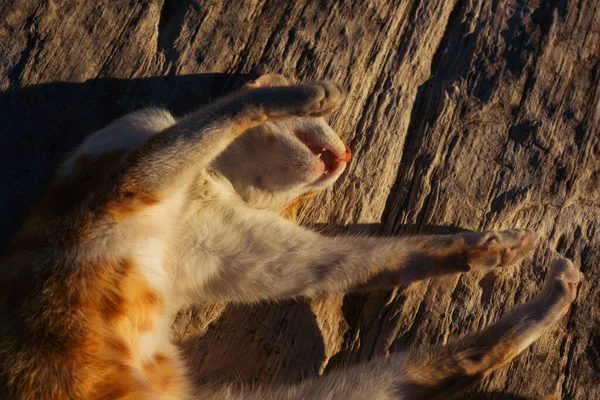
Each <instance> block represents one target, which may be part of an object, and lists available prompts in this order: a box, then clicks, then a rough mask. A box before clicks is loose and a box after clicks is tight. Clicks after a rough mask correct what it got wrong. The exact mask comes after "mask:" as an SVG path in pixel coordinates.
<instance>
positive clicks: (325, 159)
mask: <svg viewBox="0 0 600 400" xmlns="http://www.w3.org/2000/svg"><path fill="white" fill-rule="evenodd" d="M294 134H295V135H296V137H297V138H298V139H300V141H301V142H302V144H304V145H305V146H306V147H308V149H309V150H310V151H311V152H312V153H313V154H314V155H315V156H317V157H318V158H319V159H320V160H321V162H322V163H323V165H324V169H323V176H324V177H326V176H328V175H331V174H332V173H334V172H335V171H336V170H337V169H338V168H339V167H340V166H342V165H343V164H346V163H347V162H348V161H350V158H351V157H352V153H351V152H350V148H349V147H348V146H345V152H344V153H343V154H341V153H340V152H339V151H335V150H332V149H330V148H328V147H327V146H324V145H323V144H319V143H317V142H316V141H315V140H313V139H312V138H310V137H309V136H308V135H306V134H304V133H302V132H299V131H295V132H294Z"/></svg>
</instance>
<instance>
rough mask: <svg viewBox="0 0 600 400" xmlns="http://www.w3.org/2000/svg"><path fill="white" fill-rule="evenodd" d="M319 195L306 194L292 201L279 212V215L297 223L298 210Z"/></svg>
mask: <svg viewBox="0 0 600 400" xmlns="http://www.w3.org/2000/svg"><path fill="white" fill-rule="evenodd" d="M317 193H318V192H309V193H305V194H303V195H302V196H300V197H298V198H296V199H294V200H292V201H291V202H290V203H289V204H287V205H286V206H285V207H283V208H282V209H281V210H280V211H279V215H281V216H282V217H284V218H286V219H288V220H290V221H292V222H296V220H297V218H298V208H299V207H300V205H301V204H302V203H304V202H305V201H306V200H308V199H310V198H311V197H314V196H315V195H316V194H317Z"/></svg>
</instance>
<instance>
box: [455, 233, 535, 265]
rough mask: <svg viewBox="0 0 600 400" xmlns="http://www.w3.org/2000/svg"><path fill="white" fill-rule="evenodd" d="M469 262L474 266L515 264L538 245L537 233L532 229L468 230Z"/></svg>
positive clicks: (466, 237) (464, 235)
mask: <svg viewBox="0 0 600 400" xmlns="http://www.w3.org/2000/svg"><path fill="white" fill-rule="evenodd" d="M463 237H464V239H465V240H466V242H467V245H468V250H467V254H466V257H467V264H468V265H469V266H470V267H471V268H473V269H477V268H501V267H506V266H509V265H513V264H515V263H516V262H518V261H520V260H522V259H523V258H524V257H526V256H527V255H528V254H529V253H531V252H532V251H533V250H534V249H535V248H536V246H537V244H538V240H537V235H536V234H535V232H533V231H532V230H530V229H509V230H505V231H484V232H468V233H464V234H463Z"/></svg>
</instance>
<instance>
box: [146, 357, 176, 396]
mask: <svg viewBox="0 0 600 400" xmlns="http://www.w3.org/2000/svg"><path fill="white" fill-rule="evenodd" d="M142 370H143V371H144V375H146V378H148V382H150V386H151V387H152V388H153V389H154V390H156V391H157V392H167V391H169V389H170V388H171V387H172V386H173V383H175V381H176V380H177V378H178V376H177V372H178V368H177V364H176V363H175V360H173V359H171V358H169V357H167V356H166V355H164V354H161V353H155V354H154V355H153V356H152V358H151V359H150V360H149V361H148V362H146V363H145V364H144V365H143V366H142Z"/></svg>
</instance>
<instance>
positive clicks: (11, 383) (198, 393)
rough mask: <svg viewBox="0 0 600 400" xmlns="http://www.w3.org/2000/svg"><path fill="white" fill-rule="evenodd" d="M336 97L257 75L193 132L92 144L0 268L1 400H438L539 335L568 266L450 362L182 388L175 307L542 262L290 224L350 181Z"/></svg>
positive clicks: (567, 288) (170, 125) (504, 236)
mask: <svg viewBox="0 0 600 400" xmlns="http://www.w3.org/2000/svg"><path fill="white" fill-rule="evenodd" d="M343 96H344V95H343V91H342V89H341V88H340V87H339V86H338V85H336V84H334V83H331V82H315V83H307V84H301V85H290V84H289V83H288V81H287V80H286V79H285V78H283V77H281V76H279V75H265V76H263V77H261V78H259V79H257V80H256V81H253V82H250V83H249V84H247V85H245V86H244V87H243V88H242V89H241V90H240V91H238V92H236V93H234V94H232V95H229V96H227V97H225V98H223V99H221V100H219V101H217V102H215V103H214V104H212V105H210V106H208V107H205V108H202V109H200V110H199V111H196V112H195V113H193V114H191V115H189V116H187V117H185V118H182V119H178V120H177V119H175V118H173V116H171V114H169V113H168V112H166V111H164V110H157V109H149V110H144V111H140V112H137V113H134V114H132V115H129V116H126V117H123V118H121V119H119V120H117V121H115V122H113V123H112V124H111V125H109V126H108V127H106V128H104V129H102V130H100V131H98V132H96V133H94V134H93V135H91V136H90V137H89V138H88V139H87V140H85V141H84V142H83V143H82V144H81V145H80V146H79V147H78V148H77V149H76V150H75V151H74V152H73V154H72V155H71V156H70V157H69V158H68V160H67V161H66V162H65V163H64V164H63V165H62V166H61V168H60V169H59V170H58V171H57V173H56V176H55V177H54V179H53V181H52V182H51V184H50V186H49V188H48V189H47V191H46V194H45V195H44V196H43V197H42V199H41V201H40V202H39V203H38V204H37V205H36V206H35V207H34V208H33V209H32V210H31V213H30V215H29V216H28V218H27V220H26V221H25V223H24V224H23V226H22V228H21V229H20V231H19V232H18V233H17V234H16V235H15V237H14V238H13V240H12V241H11V243H10V245H9V247H8V248H7V249H6V251H5V252H4V255H3V256H2V258H1V259H0V263H1V275H0V276H1V281H0V282H1V284H2V291H1V292H0V319H1V321H2V322H1V324H0V365H2V369H1V370H0V398H3V399H4V398H8V399H70V398H73V399H183V398H186V399H188V398H189V399H191V398H215V399H306V398H329V399H337V398H344V399H365V398H368V399H392V398H393V399H438V398H447V397H449V396H451V395H453V394H455V393H457V392H458V391H460V390H462V389H463V388H464V387H466V386H468V385H470V384H473V383H475V382H477V381H478V380H480V379H482V378H483V377H484V376H486V375H487V374H489V373H490V372H491V371H493V370H494V369H496V368H497V367H499V366H501V365H502V364H504V363H506V362H508V361H509V360H511V359H512V358H513V357H515V356H516V355H517V354H518V353H519V352H521V351H522V350H523V349H525V348H526V347H527V346H529V345H530V344H531V343H532V342H533V341H534V340H536V339H537V338H538V337H539V336H540V335H542V334H543V333H544V332H546V331H547V330H549V329H550V328H551V327H552V325H553V324H554V323H555V322H557V321H558V319H559V318H560V317H561V315H564V314H565V313H566V312H567V311H568V308H569V306H570V304H571V302H573V300H574V299H575V295H576V286H577V283H578V282H579V280H580V277H581V274H580V273H579V271H578V269H577V268H576V267H575V266H574V265H573V264H572V263H571V262H570V261H568V260H566V259H561V260H557V261H556V262H554V264H552V266H551V267H550V270H549V273H548V277H547V279H546V284H545V286H544V288H543V289H542V291H541V292H540V294H539V295H538V296H537V297H535V298H534V299H533V300H531V301H530V302H528V303H527V304H524V305H522V306H521V307H519V308H517V309H515V310H514V311H512V312H511V313H509V314H508V315H506V316H505V317H504V318H502V319H500V320H499V321H497V322H496V323H495V324H493V325H491V326H490V327H488V328H486V329H484V330H483V331H481V332H478V333H475V334H473V335H470V336H468V337H465V338H462V339H459V340H457V341H454V342H450V343H448V344H447V345H445V346H436V347H431V348H428V349H422V350H410V351H407V352H405V353H401V354H393V355H390V356H389V357H387V358H385V359H376V360H373V361H371V362H369V363H366V364H362V365H359V366H357V367H353V368H350V369H347V370H340V371H337V372H333V373H330V374H328V375H327V376H324V377H321V378H316V379H311V380H307V381H304V382H302V383H301V384H299V385H297V386H289V387H276V388H254V389H248V390H247V391H241V392H236V391H234V390H232V389H231V388H228V387H224V388H219V389H210V390H209V389H206V390H199V389H197V388H192V386H191V385H190V384H189V383H188V380H187V376H186V371H185V366H184V364H183V362H182V360H181V358H180V356H179V355H178V353H177V349H176V348H175V346H174V344H172V342H171V341H170V335H169V328H170V325H171V322H172V319H173V316H174V315H175V313H176V312H177V310H179V309H180V308H181V307H183V306H185V305H188V304H190V303H198V302H201V303H207V302H215V301H228V302H238V303H254V302H258V301H261V300H277V299H285V298H293V297H300V296H306V297H311V296H321V295H326V294H330V293H343V292H346V291H351V290H369V289H374V288H381V287H390V286H393V285H397V284H407V283H410V282H413V281H416V280H421V279H427V278H430V277H434V276H441V275H448V274H458V273H462V272H468V271H471V270H481V269H485V270H487V269H492V268H505V267H507V266H509V265H512V264H515V263H516V262H518V261H519V260H521V259H522V258H523V257H525V256H527V255H528V254H529V253H530V252H531V251H532V250H533V249H534V248H535V246H536V243H537V238H536V235H535V234H534V233H533V232H532V231H530V230H522V229H513V230H507V231H500V232H497V231H486V232H479V233H478V232H475V233H461V234H455V235H446V236H412V237H404V238H371V237H329V236H324V235H321V234H318V233H315V232H312V231H309V230H307V229H305V228H302V227H300V226H297V225H295V224H294V223H292V222H290V221H289V220H287V219H285V218H284V217H282V216H281V215H280V214H282V213H285V214H290V213H293V211H294V208H295V207H296V206H297V204H298V202H299V201H300V200H301V199H302V198H304V197H305V196H307V195H310V194H312V193H315V192H318V191H319V190H322V189H325V188H327V187H329V186H331V185H332V184H333V183H334V182H335V181H336V179H337V178H338V177H339V176H340V175H341V174H342V172H343V171H344V168H345V167H346V164H347V162H348V161H349V159H350V150H349V148H348V147H347V146H345V145H344V143H343V142H342V141H341V140H340V138H339V137H338V136H337V135H336V134H335V133H334V132H333V131H332V129H331V128H330V127H329V126H328V125H327V124H326V123H325V122H324V121H323V119H322V118H321V116H322V115H324V114H327V113H328V112H330V111H331V110H333V109H334V108H335V107H336V106H338V104H339V103H340V102H341V100H342V99H343Z"/></svg>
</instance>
